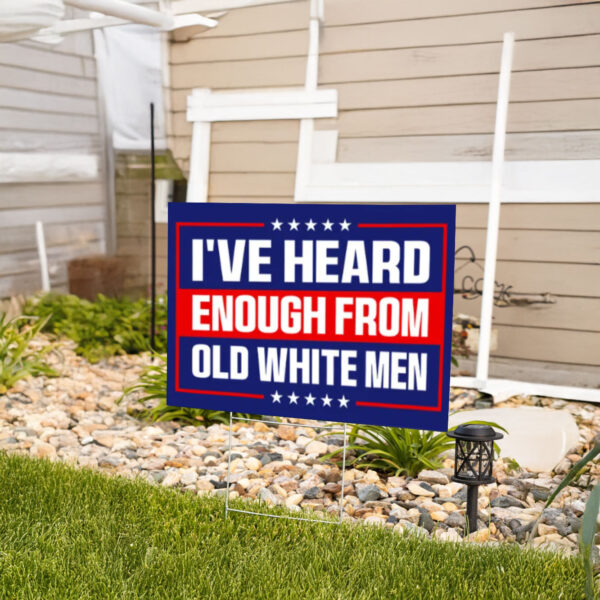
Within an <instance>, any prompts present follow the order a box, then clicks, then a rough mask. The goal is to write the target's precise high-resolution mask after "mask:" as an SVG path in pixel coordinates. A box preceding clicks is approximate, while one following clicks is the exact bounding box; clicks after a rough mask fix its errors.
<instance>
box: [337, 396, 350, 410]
mask: <svg viewBox="0 0 600 600" xmlns="http://www.w3.org/2000/svg"><path fill="white" fill-rule="evenodd" d="M338 402H339V403H340V408H348V402H349V398H346V396H342V397H341V398H338Z"/></svg>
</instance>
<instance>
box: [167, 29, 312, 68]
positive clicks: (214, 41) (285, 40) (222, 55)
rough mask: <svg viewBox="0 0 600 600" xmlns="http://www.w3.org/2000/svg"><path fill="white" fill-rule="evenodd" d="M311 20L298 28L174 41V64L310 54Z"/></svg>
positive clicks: (172, 56) (172, 53)
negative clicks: (309, 29)
mask: <svg viewBox="0 0 600 600" xmlns="http://www.w3.org/2000/svg"><path fill="white" fill-rule="evenodd" d="M307 26H308V20H306V21H301V22H299V23H298V24H297V27H298V31H284V32H277V33H262V34H259V35H242V36H238V37H236V38H235V39H231V38H227V37H214V38H205V37H204V36H202V37H199V38H196V39H193V40H191V41H189V42H187V43H179V44H177V43H175V44H171V63H172V64H175V65H177V64H185V63H201V62H202V63H206V62H213V61H217V62H222V61H225V60H250V59H255V58H275V57H284V56H306V53H307V52H308V30H307V29H306V27H307Z"/></svg>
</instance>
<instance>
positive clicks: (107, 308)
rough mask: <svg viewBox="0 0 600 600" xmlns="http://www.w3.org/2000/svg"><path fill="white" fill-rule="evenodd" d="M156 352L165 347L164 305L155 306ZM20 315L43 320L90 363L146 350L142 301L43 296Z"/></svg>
mask: <svg viewBox="0 0 600 600" xmlns="http://www.w3.org/2000/svg"><path fill="white" fill-rule="evenodd" d="M156 307H157V311H156V350H157V351H158V352H164V351H165V350H166V345H167V332H166V326H167V302H166V298H165V297H162V296H161V297H159V299H158V302H157V304H156ZM24 313H25V314H28V315H35V316H38V317H40V318H42V319H46V320H47V321H46V323H45V325H44V330H45V331H49V332H51V333H54V334H56V335H64V336H67V337H69V338H71V339H72V340H73V341H74V342H76V344H77V348H76V352H77V354H80V355H81V356H83V357H85V358H86V359H87V360H89V361H90V362H98V361H99V360H100V359H102V358H106V357H108V356H114V355H116V354H137V353H139V352H144V351H147V350H149V349H150V304H149V302H148V301H147V300H145V299H140V300H135V301H134V300H129V299H127V298H122V299H117V298H107V297H106V296H103V295H102V294H98V297H97V298H96V300H95V301H94V302H90V301H89V300H84V299H83V298H78V297H77V296H73V295H71V294H44V295H42V296H38V297H34V298H31V299H29V300H28V302H27V304H26V305H25V308H24Z"/></svg>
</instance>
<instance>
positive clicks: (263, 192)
mask: <svg viewBox="0 0 600 600" xmlns="http://www.w3.org/2000/svg"><path fill="white" fill-rule="evenodd" d="M294 181H295V175H294V174H293V173H214V174H211V177H210V181H209V184H208V195H209V196H240V197H243V198H249V197H253V196H292V195H293V194H294Z"/></svg>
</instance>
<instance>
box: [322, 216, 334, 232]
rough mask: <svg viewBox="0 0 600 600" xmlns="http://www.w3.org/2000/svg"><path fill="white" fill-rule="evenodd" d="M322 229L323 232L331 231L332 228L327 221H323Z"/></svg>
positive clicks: (331, 224)
mask: <svg viewBox="0 0 600 600" xmlns="http://www.w3.org/2000/svg"><path fill="white" fill-rule="evenodd" d="M323 227H324V228H325V231H332V229H331V228H332V227H333V223H332V222H331V221H330V220H329V219H327V221H323Z"/></svg>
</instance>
